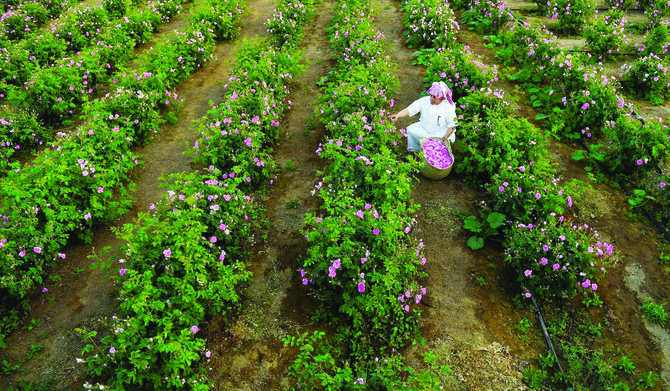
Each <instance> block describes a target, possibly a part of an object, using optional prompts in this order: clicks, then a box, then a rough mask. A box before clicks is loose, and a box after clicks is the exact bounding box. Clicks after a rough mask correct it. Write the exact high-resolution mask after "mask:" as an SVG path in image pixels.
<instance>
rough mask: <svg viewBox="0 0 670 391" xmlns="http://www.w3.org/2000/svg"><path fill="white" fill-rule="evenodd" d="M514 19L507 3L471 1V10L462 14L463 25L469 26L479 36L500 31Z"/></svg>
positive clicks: (500, 0)
mask: <svg viewBox="0 0 670 391" xmlns="http://www.w3.org/2000/svg"><path fill="white" fill-rule="evenodd" d="M512 19H513V18H512V13H511V12H510V11H508V10H507V3H506V2H505V1H502V0H471V1H470V7H469V9H466V10H465V11H464V12H463V13H462V16H461V23H462V24H467V25H468V26H470V28H471V29H472V30H475V32H477V33H478V34H490V33H495V32H496V31H498V30H500V29H501V28H502V27H503V26H505V24H507V23H508V22H510V21H511V20H512Z"/></svg>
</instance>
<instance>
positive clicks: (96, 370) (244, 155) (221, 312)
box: [85, 1, 314, 390]
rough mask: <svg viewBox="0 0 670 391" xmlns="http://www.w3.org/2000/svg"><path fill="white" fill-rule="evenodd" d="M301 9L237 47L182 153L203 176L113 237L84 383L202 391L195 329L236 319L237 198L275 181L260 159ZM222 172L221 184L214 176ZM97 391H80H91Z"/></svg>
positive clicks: (240, 222) (246, 209)
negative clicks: (99, 329) (108, 288)
mask: <svg viewBox="0 0 670 391" xmlns="http://www.w3.org/2000/svg"><path fill="white" fill-rule="evenodd" d="M313 12H314V5H313V4H312V3H302V2H290V1H282V2H280V4H279V7H278V10H277V11H276V12H275V14H274V15H273V17H272V18H271V19H270V20H269V21H268V27H269V30H270V31H271V33H272V37H271V38H270V39H269V40H254V41H248V42H245V43H244V45H243V46H242V47H241V48H240V50H239V51H238V53H237V62H236V67H235V69H234V71H233V75H232V76H231V78H230V83H229V84H228V85H227V88H228V89H227V93H226V96H225V98H224V100H223V101H222V102H221V103H220V104H219V105H218V106H214V107H213V108H212V109H211V110H209V111H208V113H207V115H206V116H205V117H203V118H202V119H201V120H200V121H199V126H198V130H199V132H200V133H201V137H200V138H199V139H198V141H197V143H196V145H195V146H194V147H193V150H192V151H191V153H192V154H193V157H194V159H195V160H196V161H199V162H204V163H206V164H211V165H210V167H209V169H208V170H206V172H205V173H203V174H201V175H198V174H197V173H194V174H190V175H184V174H179V175H176V176H173V177H172V178H171V180H170V182H172V183H171V184H170V185H169V189H170V190H169V192H168V193H167V194H166V195H165V196H164V197H163V200H162V202H161V203H159V204H158V205H156V206H155V207H152V209H153V212H151V213H150V214H141V216H140V218H139V219H138V222H137V224H136V225H134V224H130V225H127V226H125V227H124V229H123V230H122V232H120V234H119V237H120V238H122V239H124V240H126V241H128V245H127V246H126V247H125V249H123V250H122V251H121V256H122V257H123V259H121V260H120V261H119V262H122V264H121V267H122V269H121V270H120V275H121V279H122V280H123V285H122V288H121V293H120V303H121V304H120V307H119V312H120V313H119V315H118V316H114V317H113V318H112V321H111V324H110V333H109V334H108V335H107V336H105V337H104V338H103V339H102V340H101V341H100V342H97V341H96V338H95V335H94V333H88V334H87V335H85V337H87V338H89V339H91V341H92V344H90V345H89V346H88V347H87V348H86V351H87V353H97V354H93V355H90V356H88V357H87V358H86V362H87V365H88V366H89V368H91V370H92V373H93V374H94V375H99V374H100V373H102V372H106V375H108V376H109V375H111V376H110V379H109V382H108V385H105V386H104V387H105V388H106V387H109V388H111V389H122V388H123V387H127V386H134V385H141V384H145V383H149V384H153V386H154V387H155V388H156V389H158V388H160V389H193V390H207V389H209V388H210V387H211V386H212V385H211V382H210V381H209V380H208V379H207V378H206V375H205V372H206V370H205V369H206V368H205V365H200V366H198V365H196V364H197V363H199V362H204V361H205V360H206V359H209V357H211V352H210V351H207V352H205V342H206V341H205V339H204V338H201V337H200V336H201V335H202V334H198V332H200V327H203V324H204V323H205V322H206V321H208V320H209V319H211V318H212V317H213V316H225V315H226V313H227V312H230V313H231V314H232V313H234V312H235V311H236V310H235V309H234V307H235V304H236V303H237V302H238V301H239V299H240V297H239V291H240V289H241V287H242V286H243V285H244V284H245V283H247V282H248V281H249V280H250V278H251V273H250V272H249V271H248V270H247V263H248V261H249V258H250V250H249V249H250V246H251V244H252V240H251V239H250V238H252V237H253V236H252V233H253V232H252V226H253V225H256V224H258V223H257V222H258V221H260V217H261V210H260V209H259V208H258V205H257V204H256V203H255V202H253V200H252V198H251V197H250V196H248V195H247V194H248V193H250V192H252V191H254V190H257V189H259V188H262V187H264V186H265V185H266V184H267V183H268V181H270V178H271V177H272V176H273V175H274V172H273V171H274V170H273V169H272V168H273V167H274V164H273V162H272V161H271V160H270V156H269V155H270V153H271V151H272V145H273V144H274V143H275V142H276V141H277V139H278V136H279V133H278V126H279V120H280V119H281V118H282V116H283V114H284V112H285V111H286V110H287V109H288V108H289V107H290V100H288V92H289V84H290V83H291V81H292V80H293V79H294V78H295V77H297V76H299V74H300V73H301V72H302V69H303V67H302V65H301V63H302V56H301V54H300V52H299V50H298V49H297V46H296V44H297V43H299V42H300V39H301V36H302V32H303V29H304V27H305V25H306V23H307V22H308V21H309V19H310V18H311V17H312V14H313ZM222 172H225V173H226V174H222ZM99 386H100V385H99V384H98V385H95V387H94V386H92V385H89V387H94V388H95V389H98V388H99Z"/></svg>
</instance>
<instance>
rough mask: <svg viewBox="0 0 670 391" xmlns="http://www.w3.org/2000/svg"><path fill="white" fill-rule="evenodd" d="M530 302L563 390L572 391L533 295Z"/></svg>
mask: <svg viewBox="0 0 670 391" xmlns="http://www.w3.org/2000/svg"><path fill="white" fill-rule="evenodd" d="M530 300H531V301H532V302H533V306H534V307H535V310H536V311H537V318H538V319H539V320H540V326H542V333H544V339H545V341H547V345H549V350H550V351H551V354H553V355H554V360H556V365H557V366H558V370H559V371H560V372H561V376H563V382H564V383H565V389H566V390H572V389H573V388H572V386H571V385H570V382H569V381H568V378H567V377H566V376H565V372H563V367H562V366H561V362H560V361H558V355H557V354H556V351H555V350H554V345H553V344H552V343H551V337H549V332H548V331H547V327H546V326H545V324H544V318H543V317H542V312H541V311H540V306H539V305H537V302H536V301H535V297H533V295H530Z"/></svg>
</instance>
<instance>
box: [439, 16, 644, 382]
mask: <svg viewBox="0 0 670 391" xmlns="http://www.w3.org/2000/svg"><path fill="white" fill-rule="evenodd" d="M524 27H525V26H524ZM514 28H516V29H518V30H521V27H519V26H514V25H512V26H510V29H514ZM521 31H524V30H521ZM523 37H524V39H520V40H517V43H516V47H513V46H512V45H510V46H507V47H506V50H507V53H509V54H513V55H516V56H517V57H519V58H520V60H519V61H527V64H528V66H529V67H535V68H531V69H536V70H537V74H541V72H542V71H544V70H546V69H547V68H548V67H551V66H552V65H551V64H553V63H554V62H555V61H556V57H553V56H554V54H553V51H560V48H559V47H558V45H556V43H555V42H552V41H551V39H548V38H547V36H529V35H524V36H523ZM505 39H506V38H505V37H503V38H501V40H505ZM526 57H530V58H532V59H531V60H528V59H527V58H526ZM566 61H567V62H564V63H563V64H562V65H557V67H558V68H565V69H566V70H564V72H565V74H570V71H569V69H570V68H571V67H572V66H573V64H572V63H571V62H570V60H569V59H567V60H566ZM427 73H428V74H429V75H430V72H427ZM520 73H522V72H520ZM534 76H535V74H532V75H530V76H526V77H529V79H530V80H531V81H533V82H534V83H539V82H540V81H541V80H537V79H535V80H533V77H534ZM580 76H581V77H580V78H578V77H577V76H574V77H573V78H567V79H565V85H566V86H571V87H572V88H577V87H575V86H576V85H580V84H581V83H582V82H584V83H587V82H589V80H591V81H593V80H599V81H600V83H595V82H592V84H591V86H592V87H595V86H596V85H598V86H600V87H603V88H607V83H604V84H603V80H604V79H597V78H596V77H595V75H594V74H591V73H582V74H581V75H580ZM516 77H519V74H517V76H516ZM554 77H558V76H554ZM577 91H579V90H577ZM592 91H593V90H592ZM534 92H535V93H537V91H534ZM582 92H583V91H582ZM547 95H548V96H552V95H553V92H551V91H548V92H547ZM585 95H586V96H589V94H588V93H585ZM558 96H559V98H558V100H559V102H561V103H562V102H566V101H567V99H561V98H560V94H559V95H558ZM460 103H462V109H463V117H464V118H463V119H462V120H461V121H460V127H459V134H460V135H461V136H460V139H459V141H458V142H457V145H456V149H455V153H456V156H458V159H457V163H456V167H455V170H456V172H458V173H460V174H465V175H466V177H465V180H466V182H469V183H471V184H472V185H475V186H481V187H483V189H485V192H486V195H487V199H488V201H487V202H486V203H484V204H483V208H482V209H483V210H482V212H481V216H482V218H483V219H482V220H483V223H482V225H487V224H490V225H491V226H493V222H494V221H495V220H496V219H497V218H499V216H501V215H503V216H505V218H506V219H507V220H508V221H509V223H510V224H509V225H507V226H506V227H505V226H503V227H505V228H504V229H503V235H504V241H503V244H504V246H505V256H506V258H505V261H506V262H509V263H510V264H511V265H512V266H513V267H514V268H515V269H516V271H517V274H518V279H519V281H520V282H521V283H522V286H523V287H524V289H525V291H523V292H522V295H523V296H524V297H529V298H530V297H532V296H535V297H539V298H541V299H544V300H549V301H552V302H554V303H556V304H559V305H561V304H567V303H572V301H571V300H572V299H573V298H574V297H575V296H576V295H580V296H582V297H584V300H583V303H584V304H585V305H586V306H587V307H588V306H591V305H596V306H598V305H602V302H601V301H600V300H599V298H598V295H597V293H596V292H597V291H598V290H599V289H600V287H599V286H598V283H599V281H600V278H601V276H602V275H603V274H604V273H606V270H605V267H606V266H607V263H608V257H609V256H610V255H611V254H612V251H613V246H612V245H611V244H609V243H607V242H606V241H604V240H602V239H600V237H599V234H598V233H597V232H596V231H592V230H591V229H590V228H589V227H588V225H587V224H579V223H575V222H574V219H575V217H574V216H575V214H574V213H573V211H572V210H571V208H576V209H579V207H580V206H579V203H578V200H579V197H580V194H579V193H580V192H579V190H578V187H576V186H578V185H579V184H578V183H577V184H576V185H572V184H571V185H566V186H563V185H562V184H561V182H560V180H559V178H556V177H555V175H554V169H553V168H552V163H551V159H550V158H549V152H548V150H547V147H546V146H547V144H548V141H549V139H548V135H549V134H551V132H543V131H541V130H540V129H538V128H536V127H534V126H532V125H531V124H529V123H528V122H527V121H526V120H525V119H520V118H515V115H514V109H513V108H512V107H511V105H510V103H509V102H508V101H507V100H506V99H505V97H504V95H503V94H502V93H500V92H497V93H496V92H495V91H491V90H485V89H483V90H480V91H476V92H473V93H472V94H471V95H470V96H468V97H466V98H464V99H463V100H462V101H461V102H460ZM570 104H571V103H570V102H569V101H567V102H566V105H568V106H569V105H570ZM587 108H588V106H587ZM580 109H581V108H580ZM546 115H549V114H546ZM575 115H578V114H575ZM561 118H565V116H561ZM583 120H585V119H584V118H568V119H567V120H566V121H572V122H573V123H578V122H579V121H583ZM587 121H588V120H587ZM554 130H555V131H558V129H554ZM554 134H555V133H554ZM573 197H574V200H573ZM573 201H574V202H575V205H573ZM492 217H493V218H492ZM467 225H468V224H467V221H466V228H468V227H467ZM551 327H554V329H553V330H554V332H556V333H558V334H561V335H562V338H564V339H561V340H560V341H559V343H558V345H556V346H557V348H558V351H559V354H561V355H562V357H563V358H565V359H566V360H567V361H568V365H567V366H564V368H565V374H564V375H565V376H566V377H565V378H563V379H562V378H561V376H558V377H555V378H554V381H556V382H557V383H560V384H565V382H566V381H567V382H569V384H572V386H575V387H578V388H579V387H584V386H588V387H596V388H603V389H610V388H612V389H622V390H624V389H630V385H631V384H633V383H634V382H635V379H632V378H631V377H630V376H629V375H628V374H626V373H624V372H621V371H618V370H616V368H620V367H619V366H618V364H617V363H616V362H614V357H612V358H609V359H603V354H602V353H600V352H598V351H597V350H595V351H591V348H585V347H584V345H583V341H590V340H592V339H593V335H588V333H584V332H583V330H589V329H590V328H592V327H593V325H592V324H591V321H590V320H586V321H584V320H581V321H580V323H579V329H580V331H579V334H580V337H579V339H578V338H574V336H573V335H572V334H571V335H570V337H566V334H567V333H565V330H558V331H556V330H557V329H556V328H555V327H556V324H554V323H553V322H552V324H551ZM576 328H577V327H576V326H575V330H573V331H572V332H573V333H574V332H577V331H576ZM598 334H599V333H595V335H598ZM573 338H574V339H573ZM582 338H583V340H581V339H582ZM583 363H587V364H583ZM594 363H597V364H594ZM585 365H587V366H588V365H596V366H597V368H596V369H595V370H591V369H589V370H586V371H585V370H584V368H585ZM550 366H551V365H550ZM546 378H547V373H546V372H543V371H536V370H533V369H529V370H528V371H527V372H526V380H527V381H529V385H531V387H533V388H535V389H537V388H538V387H539V388H541V387H543V386H544V385H546V383H543V382H544V380H545V379H546ZM541 383H542V384H541Z"/></svg>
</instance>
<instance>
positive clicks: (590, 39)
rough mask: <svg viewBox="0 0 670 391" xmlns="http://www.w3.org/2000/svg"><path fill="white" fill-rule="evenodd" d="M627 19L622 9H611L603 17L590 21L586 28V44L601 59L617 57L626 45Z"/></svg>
mask: <svg viewBox="0 0 670 391" xmlns="http://www.w3.org/2000/svg"><path fill="white" fill-rule="evenodd" d="M625 25H626V19H625V18H624V16H623V13H622V12H620V11H609V12H606V13H605V14H604V16H603V17H602V18H597V19H595V20H592V21H590V22H589V23H588V24H587V25H586V27H585V28H584V33H583V35H584V38H586V46H587V47H588V48H590V49H591V51H592V52H593V54H594V55H595V56H597V57H598V60H601V59H611V58H614V57H617V55H618V54H619V52H620V50H621V49H622V47H623V46H624V44H625V43H626V42H625V37H624V29H625Z"/></svg>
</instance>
